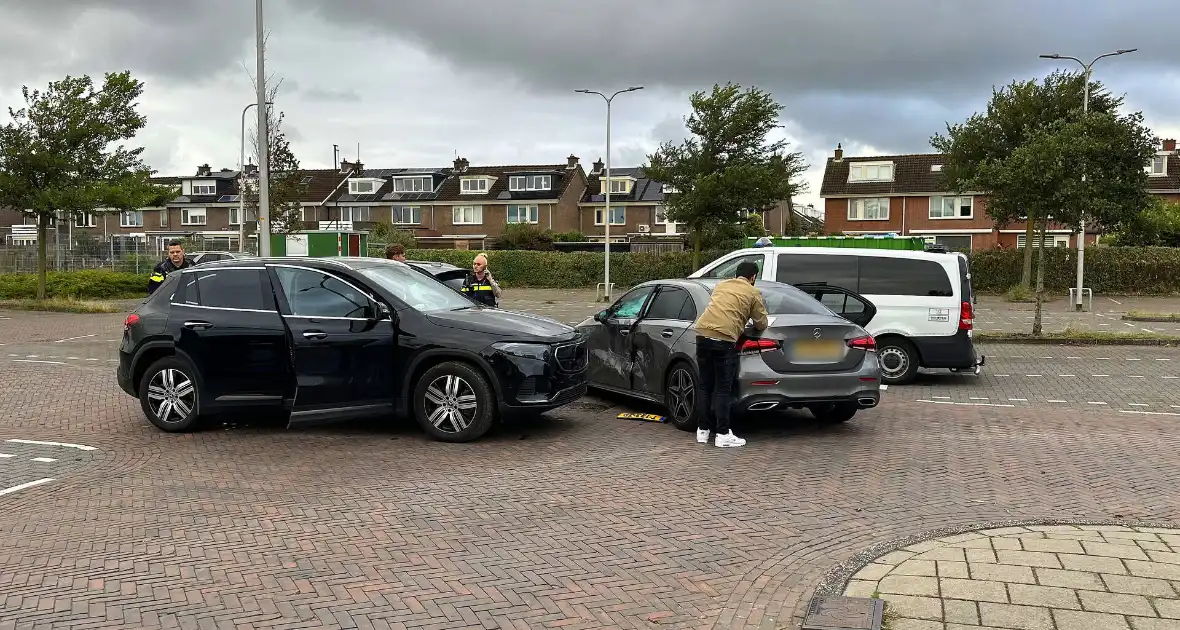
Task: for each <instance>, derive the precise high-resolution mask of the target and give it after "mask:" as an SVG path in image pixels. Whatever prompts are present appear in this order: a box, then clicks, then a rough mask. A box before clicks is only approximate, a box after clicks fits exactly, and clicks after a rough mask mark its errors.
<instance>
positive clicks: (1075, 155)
mask: <svg viewBox="0 0 1180 630" xmlns="http://www.w3.org/2000/svg"><path fill="white" fill-rule="evenodd" d="M1083 87H1084V79H1083V77H1082V75H1080V74H1077V73H1074V74H1070V73H1065V72H1056V73H1054V74H1052V75H1049V77H1048V78H1046V79H1045V81H1044V83H1043V84H1039V83H1037V82H1036V81H1035V80H1034V81H1025V82H1013V83H1012V84H1011V85H1010V86H1008V87H1007V88H1004V89H1002V90H999V91H994V92H993V97H992V102H991V103H990V104H989V105H988V111H987V113H986V114H976V115H974V116H972V117H971V118H969V119H968V120H967V122H966V123H963V124H959V125H948V126H947V132H948V133H947V135H946V136H942V135H936V136H934V138H932V140H931V144H933V145H934V147H935V148H937V149H939V150H940V151H941V152H943V153H945V154H946V155H947V160H946V163H945V164H944V166H943V177H944V181H945V182H946V183H947V187H948V188H949V189H951V190H953V191H955V192H963V191H976V192H980V193H982V194H985V195H987V206H988V207H987V212H988V215H989V216H990V217H991V218H992V219H993V220H995V221H996V223H997V224H1000V225H1005V224H1009V223H1011V222H1013V221H1017V220H1024V221H1027V222H1028V224H1029V225H1030V226H1032V227H1033V228H1035V230H1037V232H1038V233H1039V236H1040V237H1041V238H1037V239H1035V241H1036V243H1037V248H1038V249H1042V248H1043V240H1044V234H1045V231H1046V229H1047V227H1048V223H1049V221H1055V222H1059V223H1061V224H1064V225H1067V226H1071V227H1075V228H1076V227H1078V226H1079V223H1080V220H1081V218H1082V217H1083V216H1085V218H1086V221H1087V223H1088V224H1090V225H1096V226H1099V227H1103V228H1106V229H1117V228H1118V227H1119V226H1122V225H1125V224H1127V223H1129V222H1131V221H1133V220H1134V218H1135V216H1136V215H1137V214H1138V213H1139V212H1140V211H1141V210H1142V209H1143V208H1144V207H1145V206H1146V205H1147V204H1148V200H1149V193H1148V192H1147V173H1146V172H1145V170H1144V167H1145V165H1146V164H1147V163H1148V162H1149V161H1150V160H1151V158H1152V156H1153V155H1154V153H1155V145H1156V139H1155V137H1154V136H1153V135H1152V134H1151V132H1150V131H1149V130H1148V129H1147V128H1146V127H1145V126H1144V125H1143V116H1142V114H1141V113H1138V112H1136V113H1132V114H1120V113H1118V111H1117V109H1118V107H1119V106H1120V105H1121V104H1122V99H1121V98H1114V97H1112V96H1111V95H1109V94H1107V93H1105V92H1103V91H1102V90H1101V89H1100V86H1099V88H1098V89H1094V88H1092V92H1091V107H1090V112H1089V114H1088V115H1083V113H1082V90H1083ZM1071 100H1072V101H1073V104H1072V105H1070V101H1071ZM1083 171H1084V172H1085V173H1086V179H1085V181H1083V178H1082V173H1083ZM1033 240H1034V239H1029V240H1028V241H1027V243H1028V245H1027V247H1026V251H1025V256H1026V263H1027V262H1030V258H1029V257H1030V256H1031V255H1032V253H1033V252H1032V247H1033V245H1032V243H1033ZM1039 258H1040V260H1039V261H1038V263H1037V270H1036V272H1037V289H1036V294H1037V308H1036V315H1035V317H1034V319H1033V334H1034V335H1039V334H1040V333H1041V317H1040V315H1041V303H1042V294H1043V290H1044V286H1043V285H1044V283H1043V277H1044V257H1043V256H1040V257H1039ZM1029 271H1030V269H1029V268H1028V266H1027V265H1026V269H1025V275H1026V276H1027V275H1028V273H1029ZM1022 280H1025V281H1026V280H1027V277H1026V278H1022ZM1022 284H1023V285H1025V286H1027V282H1022Z"/></svg>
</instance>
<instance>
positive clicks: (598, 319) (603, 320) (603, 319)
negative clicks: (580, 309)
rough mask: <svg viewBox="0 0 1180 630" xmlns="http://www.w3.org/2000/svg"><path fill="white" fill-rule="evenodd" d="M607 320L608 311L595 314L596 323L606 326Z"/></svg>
mask: <svg viewBox="0 0 1180 630" xmlns="http://www.w3.org/2000/svg"><path fill="white" fill-rule="evenodd" d="M606 320H607V317H606V311H598V312H597V313H595V314H594V321H596V322H598V323H599V324H605V323H606Z"/></svg>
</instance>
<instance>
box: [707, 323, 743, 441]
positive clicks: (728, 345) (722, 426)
mask: <svg viewBox="0 0 1180 630" xmlns="http://www.w3.org/2000/svg"><path fill="white" fill-rule="evenodd" d="M737 366H738V349H737V344H735V343H734V342H732V341H718V340H716V339H710V338H708V337H702V336H700V335H697V369H698V370H699V371H700V373H701V387H700V391H699V395H698V396H697V404H698V405H700V413H699V415H698V416H697V417H698V418H699V419H698V420H697V428H698V429H700V430H702V431H704V430H710V429H711V430H713V431H715V432H716V433H717V434H718V435H723V434H726V433H729V407H730V402H731V399H732V398H733V383H734V381H735V380H737Z"/></svg>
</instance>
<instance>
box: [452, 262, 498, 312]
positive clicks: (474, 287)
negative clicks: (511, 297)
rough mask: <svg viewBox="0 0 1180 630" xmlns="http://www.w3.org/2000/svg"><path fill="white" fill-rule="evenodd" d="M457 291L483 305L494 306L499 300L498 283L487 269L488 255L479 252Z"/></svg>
mask: <svg viewBox="0 0 1180 630" xmlns="http://www.w3.org/2000/svg"><path fill="white" fill-rule="evenodd" d="M459 292H460V293H462V294H463V295H466V296H467V297H469V298H471V299H473V300H475V301H476V302H479V303H480V304H483V305H485V306H496V305H497V304H498V303H499V302H500V293H501V292H500V285H499V284H498V283H497V282H496V280H495V278H493V277H492V272H491V270H490V269H488V257H487V256H485V255H484V254H480V255H478V256H476V257H475V260H474V261H472V263H471V273H469V274H467V277H466V278H465V279H464V280H463V288H461V289H459Z"/></svg>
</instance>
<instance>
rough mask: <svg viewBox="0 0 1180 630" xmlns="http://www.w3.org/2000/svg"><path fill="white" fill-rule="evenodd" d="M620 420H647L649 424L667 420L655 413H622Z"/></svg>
mask: <svg viewBox="0 0 1180 630" xmlns="http://www.w3.org/2000/svg"><path fill="white" fill-rule="evenodd" d="M619 418H620V419H627V420H646V421H648V422H663V421H664V420H666V419H667V418H665V417H664V416H660V415H656V414H654V413H621V414H619Z"/></svg>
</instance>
